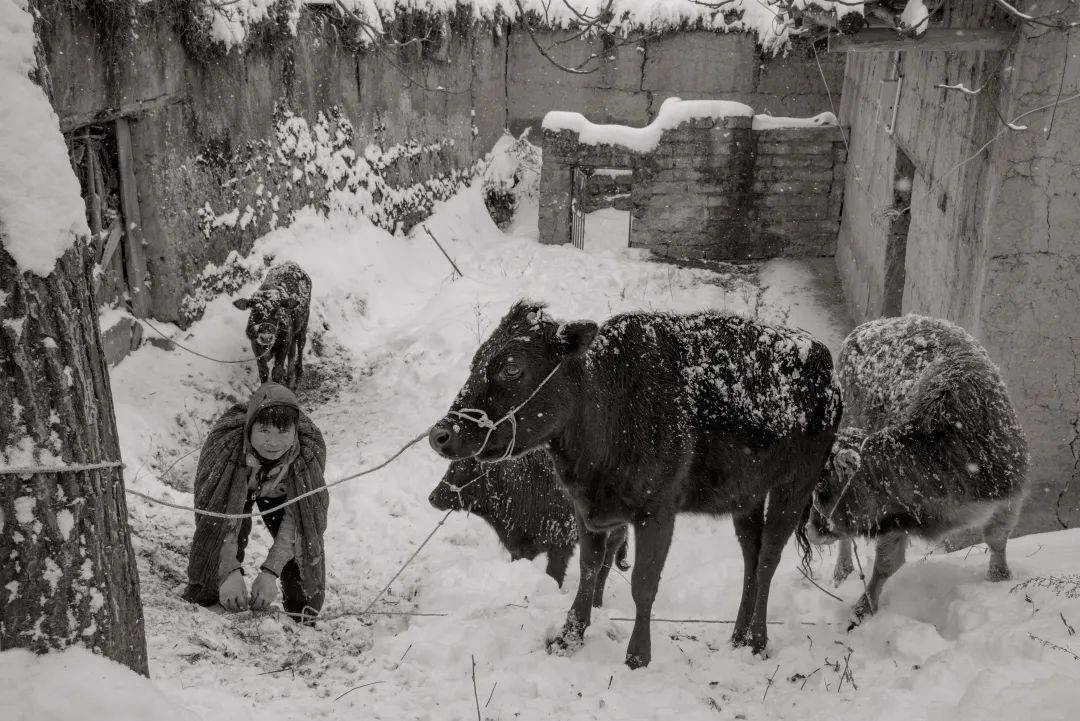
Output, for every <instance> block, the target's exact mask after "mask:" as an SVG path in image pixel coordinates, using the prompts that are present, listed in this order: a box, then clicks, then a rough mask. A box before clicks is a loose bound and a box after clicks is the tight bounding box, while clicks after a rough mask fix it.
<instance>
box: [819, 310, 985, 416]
mask: <svg viewBox="0 0 1080 721" xmlns="http://www.w3.org/2000/svg"><path fill="white" fill-rule="evenodd" d="M960 355H970V356H973V357H976V358H981V359H985V363H986V364H987V366H988V367H989V368H992V367H993V366H992V363H991V362H990V359H989V357H988V356H987V355H986V351H985V350H983V348H982V346H980V345H979V343H978V342H977V341H976V340H975V339H974V338H973V337H972V336H971V335H969V334H968V333H967V332H966V331H965V330H964V329H963V328H960V327H959V326H957V325H954V324H953V323H950V322H948V321H944V320H940V319H937V318H929V317H926V316H920V315H905V316H899V317H892V318H879V319H877V320H872V321H869V322H867V323H863V324H862V325H859V326H858V327H856V328H855V329H854V330H853V331H852V332H851V333H850V334H848V336H847V338H845V339H844V343H843V345H842V346H841V348H840V357H839V359H838V362H837V377H838V378H839V381H840V385H841V387H842V389H843V396H844V425H845V426H855V427H858V428H862V429H864V430H866V431H869V432H873V431H876V430H878V429H880V428H882V427H884V426H886V425H889V424H896V423H898V422H899V421H900V419H901V418H902V417H903V415H904V414H905V412H906V410H907V408H908V406H909V405H910V403H911V400H912V398H913V394H914V393H915V390H916V386H917V385H918V384H919V383H920V381H921V379H922V378H923V376H924V374H925V373H926V371H927V369H928V368H930V367H931V366H936V367H939V366H940V364H941V363H942V362H945V361H947V360H948V359H949V358H953V357H959V356H960ZM993 372H994V373H995V374H996V370H994V371H993Z"/></svg>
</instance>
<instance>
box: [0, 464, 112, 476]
mask: <svg viewBox="0 0 1080 721" xmlns="http://www.w3.org/2000/svg"><path fill="white" fill-rule="evenodd" d="M123 467H124V463H123V461H101V462H100V463H72V464H70V465H62V466H21V467H20V466H12V467H10V468H0V476H33V475H35V474H38V473H78V472H80V471H96V470H98V469H101V468H123Z"/></svg>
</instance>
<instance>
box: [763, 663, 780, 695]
mask: <svg viewBox="0 0 1080 721" xmlns="http://www.w3.org/2000/svg"><path fill="white" fill-rule="evenodd" d="M779 670H780V664H776V670H775V671H773V672H772V676H770V677H769V681H768V683H766V684H765V693H763V694H761V703H765V697H766V696H768V695H769V689H770V688H772V685H773V679H774V678H776V673H777V672H778V671H779Z"/></svg>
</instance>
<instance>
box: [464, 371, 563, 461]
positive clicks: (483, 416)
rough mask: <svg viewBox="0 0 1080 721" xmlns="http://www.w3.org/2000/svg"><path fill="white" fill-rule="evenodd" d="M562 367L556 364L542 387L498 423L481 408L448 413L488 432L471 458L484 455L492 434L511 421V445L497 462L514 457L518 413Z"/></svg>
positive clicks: (508, 412) (536, 389) (542, 382)
mask: <svg viewBox="0 0 1080 721" xmlns="http://www.w3.org/2000/svg"><path fill="white" fill-rule="evenodd" d="M560 367H562V361H559V362H558V363H556V364H555V367H554V368H552V369H551V372H550V373H548V374H547V376H545V378H544V380H542V381H540V385H538V386H536V388H534V389H533V392H532V393H530V394H529V396H528V398H526V399H525V400H523V401H522V402H521V403H519V404H518V405H516V406H514V407H513V408H511V409H510V410H508V411H507V412H506V414H505V415H504V416H503V417H502V418H500V419H499V420H497V421H492V420H491V419H490V418H489V417H488V414H487V411H484V410H481V409H479V408H462V409H460V410H456V411H450V413H448V414H447V415H451V416H454V417H455V418H460V419H462V420H466V421H469V422H471V423H475V424H476V425H477V426H479V427H480V428H482V429H485V430H486V431H487V434H486V435H485V436H484V442H483V443H482V444H481V445H480V448H478V449H477V451H476V453H473V454H472V455H470V456H469V457H470V458H475V457H476V456H478V455H480V454H481V453H483V452H484V449H485V448H487V444H488V441H490V440H491V434H492V433H494V432H495V431H496V430H498V428H499V426H501V425H502V424H503V423H506V422H507V421H509V423H510V434H511V435H510V445H508V446H507V447H506V451H505V452H504V453H503V454H502V455H501V456H500V457H499V458H497V459H495V462H499V461H505V460H507V459H508V458H510V457H512V456H513V455H514V449H515V447H516V446H517V413H518V411H520V410H521V409H522V408H524V407H525V404H527V403H528V402H529V401H531V400H532V399H533V397H534V396H536V394H537V393H539V392H540V389H541V388H543V387H544V386H545V385H547V382H548V381H549V380H551V378H552V376H554V375H555V373H556V372H557V371H558V370H559V368H560Z"/></svg>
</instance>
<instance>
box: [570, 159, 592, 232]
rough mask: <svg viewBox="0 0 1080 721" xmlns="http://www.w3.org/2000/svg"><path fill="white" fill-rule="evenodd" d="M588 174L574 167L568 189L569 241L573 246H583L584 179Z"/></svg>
mask: <svg viewBox="0 0 1080 721" xmlns="http://www.w3.org/2000/svg"><path fill="white" fill-rule="evenodd" d="M587 177H588V176H587V175H586V174H585V171H583V170H582V169H581V168H579V167H575V168H574V177H573V185H572V188H571V191H570V243H571V244H573V246H574V247H575V248H579V249H583V248H584V247H585V212H584V210H585V203H584V199H585V179H586V178H587Z"/></svg>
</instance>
